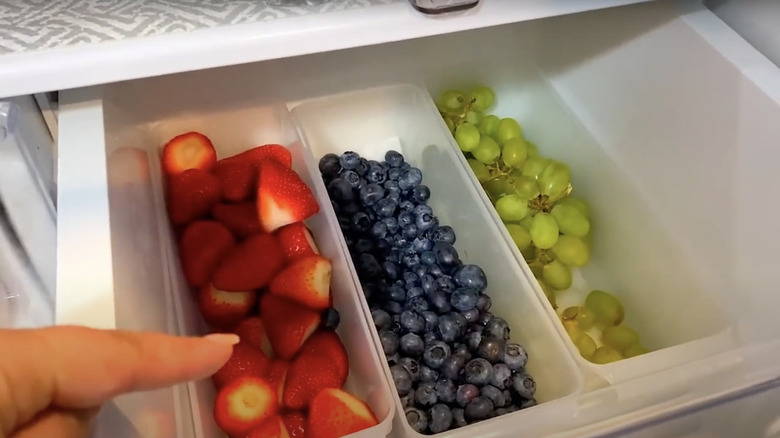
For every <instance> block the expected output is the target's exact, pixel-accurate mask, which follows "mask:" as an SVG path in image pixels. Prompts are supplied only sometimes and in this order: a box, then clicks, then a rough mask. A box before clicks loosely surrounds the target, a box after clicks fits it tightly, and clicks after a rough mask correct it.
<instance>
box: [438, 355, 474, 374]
mask: <svg viewBox="0 0 780 438" xmlns="http://www.w3.org/2000/svg"><path fill="white" fill-rule="evenodd" d="M466 362H468V360H467V358H466V356H463V355H460V354H451V355H450V356H449V357H448V358H447V359H445V360H444V363H443V364H442V365H441V369H440V371H441V374H442V376H444V377H446V378H448V379H452V380H460V378H461V377H462V376H463V367H464V366H465V365H466Z"/></svg>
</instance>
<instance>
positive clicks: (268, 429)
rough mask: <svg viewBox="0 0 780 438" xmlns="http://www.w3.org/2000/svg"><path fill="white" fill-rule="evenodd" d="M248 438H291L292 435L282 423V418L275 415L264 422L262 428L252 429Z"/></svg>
mask: <svg viewBox="0 0 780 438" xmlns="http://www.w3.org/2000/svg"><path fill="white" fill-rule="evenodd" d="M246 438H290V434H289V433H288V432H287V428H286V427H285V425H284V423H283V422H282V417H281V416H279V415H274V416H273V417H270V418H267V419H266V420H265V421H263V424H261V425H260V426H257V427H256V428H254V429H252V430H251V431H250V432H249V433H248V434H247V435H246Z"/></svg>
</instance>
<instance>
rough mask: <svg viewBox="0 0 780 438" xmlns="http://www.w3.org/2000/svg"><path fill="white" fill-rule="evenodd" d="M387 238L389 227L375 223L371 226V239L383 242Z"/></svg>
mask: <svg viewBox="0 0 780 438" xmlns="http://www.w3.org/2000/svg"><path fill="white" fill-rule="evenodd" d="M385 236H387V225H385V224H384V223H382V222H375V223H374V225H372V226H371V237H373V238H374V239H376V240H383V239H384V238H385Z"/></svg>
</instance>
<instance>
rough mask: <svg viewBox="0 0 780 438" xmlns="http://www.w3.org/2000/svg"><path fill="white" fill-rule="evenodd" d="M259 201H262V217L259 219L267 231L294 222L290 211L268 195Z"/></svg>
mask: <svg viewBox="0 0 780 438" xmlns="http://www.w3.org/2000/svg"><path fill="white" fill-rule="evenodd" d="M261 202H262V203H263V205H262V211H261V213H262V216H263V217H261V218H260V220H261V221H262V222H263V227H264V228H265V229H266V231H268V232H269V233H270V232H272V231H274V230H276V229H277V228H281V227H283V226H285V225H288V224H291V223H293V222H296V219H295V218H294V217H293V215H292V213H291V212H289V211H287V210H285V209H284V208H282V207H281V206H279V204H277V203H276V201H275V200H274V199H273V198H271V197H270V196H264V197H263V199H262V200H261Z"/></svg>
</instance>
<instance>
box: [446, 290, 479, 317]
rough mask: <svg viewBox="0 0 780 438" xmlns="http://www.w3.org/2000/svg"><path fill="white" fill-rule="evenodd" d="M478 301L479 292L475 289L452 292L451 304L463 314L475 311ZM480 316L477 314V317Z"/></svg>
mask: <svg viewBox="0 0 780 438" xmlns="http://www.w3.org/2000/svg"><path fill="white" fill-rule="evenodd" d="M477 300H479V292H477V290H476V289H474V288H473V287H461V288H458V289H455V290H454V291H452V295H450V304H451V305H452V307H454V308H456V309H458V310H460V311H461V312H466V311H469V310H471V309H475V307H476V306H477ZM478 316H479V314H477V317H478Z"/></svg>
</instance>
